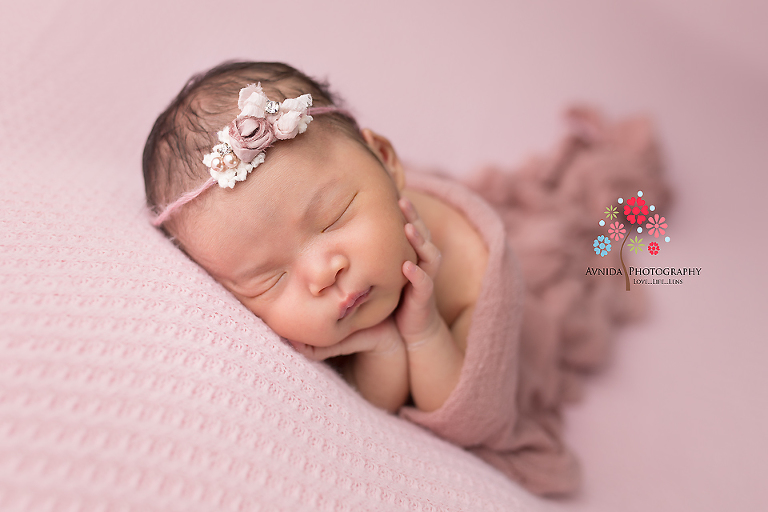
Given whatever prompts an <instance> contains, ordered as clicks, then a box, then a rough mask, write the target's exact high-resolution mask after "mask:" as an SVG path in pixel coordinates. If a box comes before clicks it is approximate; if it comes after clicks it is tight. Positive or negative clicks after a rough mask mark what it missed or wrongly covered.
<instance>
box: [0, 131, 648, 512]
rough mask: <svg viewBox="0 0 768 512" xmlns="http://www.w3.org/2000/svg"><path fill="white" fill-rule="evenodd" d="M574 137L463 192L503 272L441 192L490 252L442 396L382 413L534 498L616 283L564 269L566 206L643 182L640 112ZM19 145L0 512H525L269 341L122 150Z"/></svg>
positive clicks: (462, 464) (1, 208)
mask: <svg viewBox="0 0 768 512" xmlns="http://www.w3.org/2000/svg"><path fill="white" fill-rule="evenodd" d="M592 124H594V123H592ZM592 124H589V123H588V124H587V125H586V126H589V127H592V128H594V126H592ZM86 128H87V127H82V130H86ZM592 132H594V133H592ZM592 132H590V133H591V136H590V138H589V140H588V141H587V142H584V141H582V140H581V139H579V138H569V139H568V140H567V141H566V142H565V144H564V145H563V147H562V149H561V151H560V152H559V154H558V155H556V156H555V157H553V158H548V159H546V160H543V161H540V162H536V163H534V164H531V165H529V166H527V167H525V168H524V169H523V170H522V172H521V173H519V174H517V175H503V174H500V173H493V172H491V173H489V174H487V175H486V176H485V177H478V181H477V182H475V184H474V185H475V186H477V188H482V189H485V190H490V191H492V192H493V193H487V194H485V198H486V199H487V200H489V201H490V202H491V203H492V204H493V205H494V206H496V207H497V208H495V210H496V211H498V212H501V217H502V218H503V219H504V224H505V225H506V227H507V230H508V231H509V235H508V237H507V240H508V241H509V244H510V246H511V247H512V249H513V252H514V253H515V255H516V257H517V260H518V261H519V265H520V267H521V269H522V275H523V276H524V280H522V281H521V279H520V277H519V276H520V274H518V273H516V272H512V271H510V266H509V265H512V263H511V260H510V259H509V254H510V253H509V250H508V249H506V248H505V247H506V246H505V245H504V236H503V234H502V225H501V223H500V222H499V219H498V217H497V216H496V213H494V211H493V210H492V209H491V208H489V207H488V206H487V205H483V206H472V204H474V203H470V201H469V200H465V198H467V197H469V196H468V194H467V193H466V192H464V191H462V192H458V193H457V194H458V195H457V196H456V197H455V198H453V199H451V195H450V191H451V190H454V189H453V188H452V186H451V185H445V186H446V187H447V188H446V189H445V194H444V195H445V197H446V198H447V199H448V200H449V201H451V202H453V203H454V204H457V205H458V206H459V207H464V206H466V208H467V213H468V215H469V210H470V209H472V214H471V215H469V216H470V218H472V219H473V220H474V221H475V222H476V223H477V224H478V230H479V231H480V232H482V233H483V236H485V237H486V239H487V240H488V241H489V247H490V249H491V252H492V254H493V255H494V256H493V259H492V262H491V263H490V265H489V270H488V273H487V274H488V275H487V278H486V282H485V289H484V294H485V295H484V299H483V301H484V304H485V306H484V307H482V308H480V310H479V311H478V312H477V316H476V318H475V325H474V326H473V329H472V332H471V340H470V345H469V347H468V351H467V359H466V365H465V368H464V370H463V374H462V379H461V382H460V384H459V387H458V388H457V390H456V393H455V394H454V396H451V397H450V398H449V400H448V402H447V403H446V404H445V407H443V408H442V409H441V410H439V411H436V412H434V413H431V414H428V415H425V414H417V413H416V412H414V411H410V412H403V414H404V415H406V416H408V417H409V419H411V420H412V421H414V422H416V423H420V424H422V425H424V426H427V427H429V428H430V429H431V430H432V431H434V432H435V433H436V434H438V435H439V436H442V437H444V438H445V439H449V440H451V441H452V442H454V443H456V444H459V445H462V446H465V447H467V448H469V450H470V451H472V452H474V453H476V454H477V455H479V456H480V457H482V458H484V459H485V460H486V461H488V462H490V463H491V464H492V465H494V466H496V467H497V468H499V469H501V470H502V471H503V472H504V473H506V474H507V475H509V476H512V477H513V479H515V480H517V481H520V482H523V483H524V484H525V485H526V486H528V488H530V489H533V490H536V491H539V492H555V491H563V490H566V489H570V488H572V487H573V485H574V484H575V481H576V480H575V470H574V466H573V464H572V458H571V457H570V456H569V455H568V454H567V452H566V451H565V449H564V448H563V447H562V445H561V442H560V437H559V429H560V424H559V416H558V411H559V409H560V406H561V404H562V402H564V401H565V400H566V399H567V398H570V397H571V396H573V394H574V393H575V391H576V390H577V387H576V386H575V383H576V382H577V378H576V376H577V375H579V373H580V372H581V371H583V370H588V369H591V368H593V367H594V366H595V365H596V364H597V363H598V362H599V361H600V360H601V359H602V358H603V357H604V354H605V350H606V345H605V340H606V339H607V337H608V334H609V332H610V330H611V328H612V327H613V326H614V325H615V324H616V323H617V322H618V320H619V319H622V318H625V317H627V316H628V314H629V313H631V312H632V311H633V310H632V307H634V306H632V305H631V304H627V303H625V302H624V300H626V299H628V298H630V297H635V296H636V293H635V291H634V290H633V291H632V293H631V294H626V293H625V292H623V291H621V287H620V286H619V287H617V288H618V290H614V289H604V288H601V287H600V286H601V283H602V282H604V281H605V280H584V279H583V273H584V268H583V266H582V265H584V263H583V258H586V257H587V256H589V244H590V240H591V238H590V237H591V235H590V236H588V237H587V239H586V240H584V239H583V238H580V237H581V235H579V233H581V232H582V231H585V232H586V231H588V230H589V229H590V228H591V224H593V220H594V218H593V216H592V215H586V216H585V212H587V211H589V212H592V211H593V206H594V205H595V204H596V205H597V208H598V211H600V209H601V208H603V207H604V206H605V204H603V202H602V201H603V199H602V198H601V197H602V196H601V195H603V194H609V195H610V194H613V193H614V192H612V190H613V189H615V188H616V187H620V188H623V187H624V186H630V185H631V186H632V187H635V188H636V187H638V186H640V185H639V183H641V182H643V184H642V186H643V187H645V188H646V189H647V190H650V188H649V187H650V186H652V185H653V184H654V183H657V181H656V180H657V178H656V177H657V174H656V173H657V161H656V156H655V153H654V151H653V146H652V144H651V141H650V138H649V135H648V132H647V127H646V125H645V124H643V123H640V122H636V123H627V124H622V125H619V126H616V127H609V128H606V129H599V130H597V129H593V130H592ZM81 133H82V134H83V137H86V132H85V131H83V132H81ZM84 140H85V139H84ZM25 154H27V153H25V152H24V151H15V152H14V151H8V152H6V153H4V154H3V158H4V159H5V161H6V166H5V167H4V170H6V171H7V172H8V175H9V176H12V179H10V178H9V179H7V180H6V182H5V194H4V198H3V202H2V204H1V205H0V510H3V511H4V512H5V511H6V510H8V511H25V512H26V511H38V510H110V511H111V510H120V511H136V512H145V511H155V510H162V511H184V512H189V511H199V512H209V511H224V510H232V511H253V510H270V511H290V512H293V511H297V510H302V511H303V510H329V511H331V510H332V511H359V510H370V511H400V510H403V511H404V510H424V511H436V510H440V511H477V512H489V511H497V512H510V511H521V512H523V511H536V510H541V508H542V507H540V506H539V504H538V502H537V501H535V500H533V499H532V498H531V497H530V496H529V495H528V494H527V493H525V492H523V491H522V490H521V489H520V487H519V486H518V485H516V484H515V483H514V482H512V481H510V479H508V478H505V477H504V476H503V475H502V474H500V473H499V472H498V471H495V470H493V468H492V467H490V466H489V465H487V464H485V463H483V462H482V461H481V460H479V459H477V458H476V457H473V456H472V455H470V454H468V453H466V452H465V451H464V450H460V449H458V448H456V447H454V446H452V445H450V444H448V443H446V442H443V441H441V440H440V439H438V438H436V437H435V436H433V435H431V434H429V433H428V432H426V431H425V430H424V429H421V428H417V427H415V426H414V425H413V424H410V423H408V422H406V421H401V420H400V419H398V418H396V417H394V416H392V415H389V414H385V413H384V412H383V411H380V410H378V409H376V408H374V407H372V406H371V405H370V404H368V403H367V402H365V400H363V399H362V398H361V397H360V396H359V395H358V394H357V393H355V392H354V391H353V390H352V389H351V388H350V387H349V386H347V385H346V383H345V382H343V381H342V380H341V379H340V378H339V377H338V376H337V375H336V374H335V373H334V372H333V371H332V370H331V369H329V368H328V367H327V366H325V365H323V364H321V363H315V362H312V361H309V360H307V359H305V358H303V357H301V356H300V355H299V354H297V353H296V352H295V351H294V350H293V349H292V348H291V347H290V346H288V345H287V344H285V343H283V342H281V341H280V340H279V338H278V337H277V336H276V335H275V334H274V333H273V332H272V331H270V330H269V328H267V327H266V325H264V324H263V323H262V322H261V321H260V320H258V319H257V318H256V317H254V316H253V314H252V313H250V311H248V310H247V309H245V308H244V307H243V306H242V305H241V304H240V303H238V302H237V300H236V299H235V298H234V297H233V296H232V295H231V294H229V293H228V292H227V291H226V290H224V289H223V288H222V287H221V286H220V285H219V284H218V283H216V282H215V281H214V280H213V279H212V278H211V277H210V276H208V275H207V274H205V272H204V271H202V270H201V269H200V268H199V267H197V266H196V265H195V264H194V263H192V262H191V261H189V260H188V259H187V258H186V257H185V256H184V254H182V253H181V252H180V251H178V249H176V248H175V247H174V246H173V244H171V243H170V242H169V241H168V240H167V239H165V238H164V237H163V236H162V235H161V234H159V233H158V232H157V231H156V230H154V229H153V228H152V227H151V226H150V225H149V224H148V222H147V219H146V216H145V215H144V212H143V206H142V204H143V192H142V189H141V184H140V179H139V177H138V173H137V172H136V169H134V167H133V164H125V168H122V169H121V168H119V167H117V168H115V169H108V168H106V167H105V165H104V161H103V160H101V159H98V158H82V157H81V156H82V155H81V154H80V153H74V156H72V158H71V159H69V160H67V158H65V157H66V155H65V156H63V157H62V158H61V160H60V161H59V163H58V164H57V165H50V164H49V162H48V161H44V160H39V161H38V162H37V163H35V162H32V163H29V166H28V167H24V166H25V165H27V164H26V163H24V162H23V161H22V158H23V157H24V155H25ZM14 159H15V160H14ZM116 165H117V164H116ZM22 168H23V169H28V172H23V173H20V172H17V170H18V169H22ZM416 179H417V178H414V184H416ZM424 183H425V185H424V186H425V187H426V186H427V185H426V183H427V182H426V181H425V182H424ZM440 186H442V185H440ZM436 187H437V186H436ZM434 190H435V191H436V192H435V193H439V192H438V188H435V189H434ZM456 190H461V189H456ZM654 195H657V193H656V192H654ZM613 199H615V198H613V197H612V196H611V200H613ZM479 204H482V203H479ZM502 205H505V206H503V207H502ZM484 219H487V222H486V221H485V220H484ZM577 243H579V244H585V243H586V244H587V246H586V247H582V248H579V247H575V244H577ZM584 249H586V251H585V250H584ZM494 268H497V270H498V273H496V271H494ZM522 282H525V288H524V289H523V288H521V283H522ZM611 288H613V287H611ZM516 294H517V295H516ZM523 294H525V298H524V302H523V303H524V304H525V310H524V311H521V310H520V305H519V304H520V302H519V301H520V299H522V295H523ZM505 297H506V298H505ZM505 302H506V303H507V304H510V305H512V308H511V309H508V308H505ZM515 304H517V306H514V305H515ZM521 315H522V322H520V321H519V320H520V318H521ZM520 329H522V330H520Z"/></svg>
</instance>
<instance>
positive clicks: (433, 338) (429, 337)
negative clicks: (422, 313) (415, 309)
mask: <svg viewBox="0 0 768 512" xmlns="http://www.w3.org/2000/svg"><path fill="white" fill-rule="evenodd" d="M433 313H434V314H433V315H431V318H430V320H429V322H428V323H427V325H426V326H425V327H424V328H422V329H421V330H419V331H418V332H413V333H403V332H401V333H400V334H401V336H402V338H403V342H404V343H405V346H406V348H407V349H408V350H414V349H417V348H419V347H422V346H424V345H427V344H433V343H435V342H439V341H442V340H443V339H444V338H445V337H446V334H447V335H448V336H449V337H450V331H448V326H447V325H446V324H445V321H444V320H443V319H442V317H440V315H439V314H437V312H436V311H435V312H433Z"/></svg>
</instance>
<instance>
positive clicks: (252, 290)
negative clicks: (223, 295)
mask: <svg viewBox="0 0 768 512" xmlns="http://www.w3.org/2000/svg"><path fill="white" fill-rule="evenodd" d="M285 274H286V272H285V271H282V270H280V271H275V272H269V273H265V274H260V275H258V276H255V277H253V278H252V279H248V280H246V281H240V282H233V283H230V285H229V286H228V288H229V289H230V290H231V291H233V292H234V293H236V294H237V295H241V296H242V297H245V298H249V299H254V298H257V297H261V296H264V295H267V294H268V293H269V292H270V291H272V290H274V289H275V288H276V287H277V285H278V284H279V283H280V280H281V279H283V276H285Z"/></svg>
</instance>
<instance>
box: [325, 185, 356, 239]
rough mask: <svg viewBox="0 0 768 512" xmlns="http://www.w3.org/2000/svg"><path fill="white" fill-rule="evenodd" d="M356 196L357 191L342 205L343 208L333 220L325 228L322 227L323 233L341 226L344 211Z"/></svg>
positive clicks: (346, 210)
mask: <svg viewBox="0 0 768 512" xmlns="http://www.w3.org/2000/svg"><path fill="white" fill-rule="evenodd" d="M356 197H357V192H355V194H354V195H353V196H352V198H351V199H350V200H349V202H348V203H347V205H346V206H345V207H344V209H343V210H341V212H340V213H339V214H338V215H337V216H336V217H335V218H334V220H333V222H331V223H330V224H329V225H328V226H327V227H326V228H325V229H323V233H325V232H327V231H331V230H332V229H335V228H338V227H340V226H341V224H342V220H343V219H344V217H345V215H346V213H347V212H348V211H349V209H350V206H352V203H353V202H354V201H355V198H356Z"/></svg>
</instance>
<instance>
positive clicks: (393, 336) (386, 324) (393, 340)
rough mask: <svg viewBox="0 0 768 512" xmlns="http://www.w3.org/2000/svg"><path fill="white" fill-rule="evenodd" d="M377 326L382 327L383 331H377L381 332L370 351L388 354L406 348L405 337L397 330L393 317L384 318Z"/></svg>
mask: <svg viewBox="0 0 768 512" xmlns="http://www.w3.org/2000/svg"><path fill="white" fill-rule="evenodd" d="M377 328H379V329H381V332H380V333H377V334H379V336H378V339H377V341H376V343H375V344H374V345H373V347H371V350H369V351H368V352H370V353H373V354H379V355H388V354H392V353H394V352H397V351H398V350H402V349H403V348H404V346H403V338H402V337H401V336H400V331H398V330H397V326H396V325H395V321H394V319H393V318H392V317H389V318H387V319H386V320H384V321H383V322H382V323H381V324H380V325H379V326H377Z"/></svg>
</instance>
